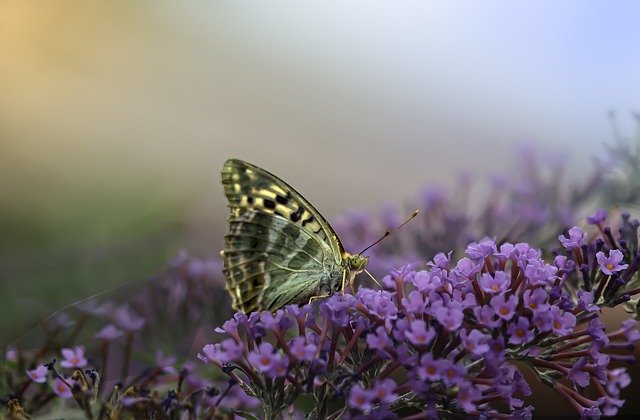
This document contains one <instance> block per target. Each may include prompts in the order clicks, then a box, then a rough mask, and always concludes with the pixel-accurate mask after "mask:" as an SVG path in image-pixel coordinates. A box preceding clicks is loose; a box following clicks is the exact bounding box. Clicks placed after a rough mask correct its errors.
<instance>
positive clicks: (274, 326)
mask: <svg viewBox="0 0 640 420" xmlns="http://www.w3.org/2000/svg"><path fill="white" fill-rule="evenodd" d="M341 304H343V305H344V302H341ZM327 305H330V302H327ZM260 321H262V324H263V325H264V326H265V328H267V329H269V330H272V331H279V332H281V333H284V332H285V331H287V330H288V329H289V328H290V327H291V326H292V325H293V321H291V319H290V318H288V317H285V316H284V310H282V309H278V310H277V311H276V313H275V315H274V314H272V313H271V312H268V311H265V312H263V313H262V314H261V315H260Z"/></svg>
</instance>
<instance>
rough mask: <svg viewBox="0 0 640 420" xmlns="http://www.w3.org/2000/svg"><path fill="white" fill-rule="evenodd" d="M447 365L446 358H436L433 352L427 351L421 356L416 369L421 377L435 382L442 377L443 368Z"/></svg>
mask: <svg viewBox="0 0 640 420" xmlns="http://www.w3.org/2000/svg"><path fill="white" fill-rule="evenodd" d="M444 367H446V363H445V361H444V359H435V358H434V357H433V355H432V354H431V353H425V354H423V355H422V357H421V358H420V365H418V367H417V369H416V374H417V376H418V378H419V379H421V380H423V381H424V380H426V381H429V382H435V381H438V380H440V378H441V377H442V374H441V372H442V369H443V368H444Z"/></svg>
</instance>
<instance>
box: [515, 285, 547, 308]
mask: <svg viewBox="0 0 640 420" xmlns="http://www.w3.org/2000/svg"><path fill="white" fill-rule="evenodd" d="M548 297H549V295H548V294H547V292H546V291H545V290H544V289H543V288H540V287H538V288H535V289H527V290H525V292H524V294H523V296H522V299H523V301H524V306H525V307H527V308H529V309H531V310H532V311H533V313H534V314H537V313H538V312H546V311H548V310H549V304H548V303H546V301H547V298H548Z"/></svg>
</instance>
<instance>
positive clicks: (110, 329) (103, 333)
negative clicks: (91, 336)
mask: <svg viewBox="0 0 640 420" xmlns="http://www.w3.org/2000/svg"><path fill="white" fill-rule="evenodd" d="M122 334H124V332H123V331H122V330H121V329H119V328H118V327H116V326H115V325H113V324H107V325H105V326H104V327H103V328H102V329H101V330H100V331H98V332H97V333H96V335H95V337H96V338H99V339H102V340H107V341H111V340H115V339H116V338H118V337H121V336H122Z"/></svg>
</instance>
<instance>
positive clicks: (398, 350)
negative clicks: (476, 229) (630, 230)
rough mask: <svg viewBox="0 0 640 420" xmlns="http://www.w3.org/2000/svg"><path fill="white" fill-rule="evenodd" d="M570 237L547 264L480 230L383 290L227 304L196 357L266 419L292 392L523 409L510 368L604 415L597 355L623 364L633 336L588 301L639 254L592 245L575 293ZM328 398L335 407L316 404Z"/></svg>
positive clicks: (370, 406) (446, 407)
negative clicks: (242, 308) (239, 306)
mask: <svg viewBox="0 0 640 420" xmlns="http://www.w3.org/2000/svg"><path fill="white" fill-rule="evenodd" d="M570 232H571V233H570V235H569V237H568V238H566V237H562V238H561V241H562V243H563V244H564V246H565V247H566V249H567V250H568V252H569V255H568V256H566V255H557V256H556V257H555V260H554V261H553V263H548V262H546V261H545V260H544V259H543V258H542V255H541V252H540V251H539V250H538V249H535V248H532V247H531V246H529V245H528V244H526V243H517V244H511V243H508V242H505V243H502V244H500V245H498V244H496V243H495V242H494V241H493V240H491V239H489V238H485V239H484V240H482V241H479V242H474V243H472V244H470V245H469V246H468V247H467V248H466V251H465V252H466V256H465V257H463V258H461V259H460V260H458V261H455V262H454V261H452V260H451V254H449V255H446V254H442V253H440V254H437V255H436V257H435V258H434V259H433V260H432V261H431V262H429V263H428V268H427V269H426V270H421V271H414V270H412V269H411V268H410V267H409V266H405V267H403V268H402V269H400V270H395V271H393V272H392V273H391V274H390V275H388V276H386V277H385V278H384V279H383V280H382V281H383V284H384V285H385V289H386V290H372V289H369V288H365V287H360V288H359V290H358V291H357V293H355V294H351V293H345V294H344V296H343V295H342V294H336V295H334V296H332V297H330V298H328V299H326V300H324V301H322V302H321V303H320V304H319V306H318V307H317V309H318V310H317V311H316V310H315V307H314V306H313V305H305V306H302V307H297V306H288V307H286V308H285V309H284V310H278V311H277V312H276V313H275V314H271V313H268V312H264V313H251V314H250V315H244V314H242V313H237V314H235V316H234V317H233V318H232V319H230V320H229V321H227V322H226V323H225V324H224V325H223V327H222V328H218V329H217V330H216V331H218V332H219V333H222V334H223V335H224V336H225V337H226V338H224V339H223V340H222V341H221V342H220V343H216V344H209V345H206V346H205V347H204V349H203V352H202V354H200V355H199V357H200V358H201V359H202V360H203V361H205V362H212V363H215V364H217V365H218V366H220V367H221V368H222V369H223V371H224V372H226V373H227V374H229V375H230V376H231V377H232V378H233V379H234V380H235V381H237V382H238V383H239V384H241V386H242V387H243V388H244V389H245V391H246V392H247V393H248V394H249V395H252V396H255V397H257V398H258V399H259V400H260V401H261V404H262V407H263V409H264V411H265V415H266V417H267V418H274V417H275V416H277V415H278V413H280V412H281V411H283V410H285V409H286V408H287V407H289V406H291V405H293V404H294V403H295V401H296V399H297V397H298V396H299V395H303V394H307V395H311V396H312V397H313V398H312V400H313V401H314V406H313V408H312V409H311V412H310V415H311V417H316V418H324V417H326V416H327V415H331V416H334V417H337V416H341V415H345V416H359V415H362V414H370V415H373V416H376V417H385V418H387V417H394V416H399V415H401V414H402V415H404V414H407V413H411V412H413V413H415V412H420V411H422V412H423V413H425V414H426V415H431V414H434V415H436V414H438V413H444V412H449V413H451V412H457V413H464V414H470V415H483V416H491V417H503V416H524V417H528V416H530V415H531V411H532V410H533V407H531V406H525V404H524V401H523V399H522V398H524V397H527V396H528V395H529V394H531V388H530V385H529V383H528V382H527V380H526V379H525V376H524V373H523V372H522V371H521V369H523V366H527V367H528V368H529V369H530V370H532V371H533V372H534V373H535V375H536V377H537V378H538V379H539V380H540V381H541V382H542V383H544V384H545V385H547V386H549V387H551V388H552V389H554V390H555V391H556V392H558V393H559V394H560V395H561V396H562V397H563V398H565V399H566V400H567V401H568V402H569V404H571V406H573V407H574V408H575V409H576V411H577V412H578V413H579V414H581V415H584V416H589V415H597V414H605V415H613V414H615V413H616V412H617V410H618V408H619V407H620V406H621V405H622V400H620V399H619V396H620V390H621V389H622V388H623V387H625V386H626V385H628V384H629V382H630V377H629V375H628V374H627V373H626V371H625V369H624V368H612V367H610V362H612V361H631V360H632V359H633V356H632V354H631V352H632V348H633V346H632V344H633V343H634V342H635V341H637V340H638V339H640V333H639V332H638V331H636V330H634V329H633V327H634V326H635V323H634V321H633V320H628V321H626V322H624V323H623V325H622V327H621V328H620V329H617V330H614V331H606V328H605V325H604V324H603V323H602V321H601V320H600V319H599V317H598V315H599V309H600V305H601V304H607V305H610V304H611V303H612V302H613V300H612V299H615V296H619V294H616V293H613V292H611V290H609V288H608V286H606V284H605V286H601V284H602V282H604V283H608V280H609V279H610V278H612V277H617V278H618V279H625V280H629V279H630V278H631V277H632V276H635V278H636V279H637V270H638V264H637V261H638V258H640V257H639V256H636V255H634V256H631V255H629V253H628V252H627V253H625V252H624V250H621V249H618V248H615V249H613V248H612V247H611V246H612V244H609V246H604V245H603V244H602V245H600V246H595V245H594V246H595V248H594V251H595V252H594V253H593V254H594V258H593V261H592V260H591V259H589V260H588V261H586V264H591V265H589V267H592V266H593V267H595V273H594V276H595V277H594V282H592V286H593V285H595V286H596V288H595V289H594V288H593V287H592V288H584V287H583V288H575V287H574V285H573V282H574V281H575V278H576V277H577V276H578V275H579V274H581V273H582V271H580V269H579V267H581V266H582V265H583V264H585V259H586V257H587V255H586V254H584V253H582V250H583V248H585V244H584V242H583V241H584V236H583V234H582V232H581V231H580V229H578V228H573V229H572V230H571V231H570ZM618 245H619V243H618ZM587 248H588V247H587ZM585 249H586V248H585ZM596 264H597V265H596ZM582 278H584V277H582ZM581 289H582V290H581ZM622 289H625V287H624V284H623V285H622V286H620V288H619V290H622ZM626 293H627V294H628V291H627V292H626ZM632 293H636V292H635V291H634V292H632ZM605 296H608V297H609V298H607V299H605ZM585 389H588V390H589V393H586V392H583V391H585ZM584 395H592V397H590V398H587V397H585V396H584ZM335 401H338V402H339V401H342V403H341V404H339V407H340V408H338V409H337V411H333V412H328V411H327V410H328V408H327V407H328V406H330V405H329V403H330V402H335ZM334 406H335V405H334Z"/></svg>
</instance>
